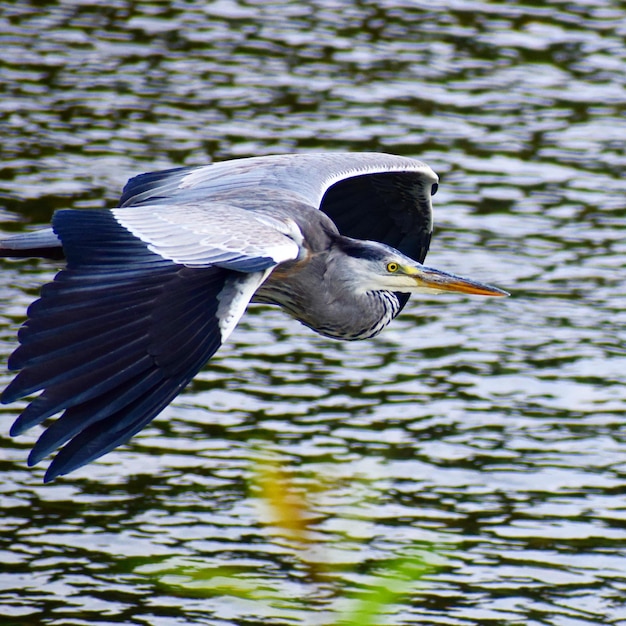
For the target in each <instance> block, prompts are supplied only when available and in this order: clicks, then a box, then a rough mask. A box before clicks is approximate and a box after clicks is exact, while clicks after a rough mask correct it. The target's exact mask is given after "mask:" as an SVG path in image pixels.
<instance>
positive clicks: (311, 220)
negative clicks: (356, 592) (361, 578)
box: [0, 152, 509, 482]
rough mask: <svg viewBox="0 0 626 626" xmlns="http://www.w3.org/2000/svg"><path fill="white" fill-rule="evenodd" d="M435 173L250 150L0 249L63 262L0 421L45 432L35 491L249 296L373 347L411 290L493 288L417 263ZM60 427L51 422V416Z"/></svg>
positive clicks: (32, 316)
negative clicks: (12, 406)
mask: <svg viewBox="0 0 626 626" xmlns="http://www.w3.org/2000/svg"><path fill="white" fill-rule="evenodd" d="M437 188H438V177H437V175H436V174H435V172H434V171H433V170H432V169H431V168H430V167H429V166H428V165H426V164H425V163H423V162H421V161H419V160H416V159H413V158H409V157H402V156H395V155H391V154H383V153H376V152H369V153H368V152H365V153H349V152H347V153H300V154H279V155H267V156H256V157H247V158H239V159H232V160H226V161H222V162H217V163H213V164H209V165H199V166H184V167H178V168H174V169H168V170H164V171H157V172H150V173H145V174H140V175H138V176H136V177H134V178H131V179H130V180H129V181H128V182H127V184H126V185H125V187H124V189H123V191H122V195H121V198H120V201H119V204H118V206H117V207H115V208H112V209H61V210H58V211H56V212H55V213H54V215H53V217H52V222H51V228H45V229H42V230H37V231H32V232H27V233H23V234H19V235H14V236H11V237H5V238H4V239H2V240H0V256H2V257H14V258H23V257H41V258H47V259H51V260H55V261H61V260H64V261H65V266H64V267H62V268H61V269H60V270H59V271H58V273H57V274H56V276H55V277H54V279H53V280H52V281H51V282H49V283H47V284H45V285H44V286H43V287H42V288H41V292H40V296H39V298H38V299H37V300H35V301H34V302H33V303H32V304H31V305H30V306H29V307H28V310H27V319H26V321H25V322H24V324H23V326H22V327H21V328H20V330H19V333H18V339H19V345H18V347H17V348H16V349H15V350H14V351H13V353H12V354H11V356H10V357H9V360H8V369H9V370H10V371H11V372H17V374H16V375H15V377H14V378H13V380H12V382H11V383H10V384H9V385H8V386H7V388H6V389H5V390H4V392H3V393H2V395H1V397H0V400H1V402H2V403H4V404H9V403H13V402H15V401H18V400H21V399H23V398H26V397H29V396H32V395H33V394H37V393H38V394H39V395H37V396H36V397H34V399H32V400H31V401H30V403H29V404H28V405H27V406H26V408H25V409H24V410H23V411H22V412H21V414H20V415H19V417H17V419H16V420H15V422H14V424H13V426H12V427H11V429H10V434H11V435H12V436H17V435H20V434H22V433H23V432H24V431H26V430H28V429H30V428H32V427H34V426H37V425H40V424H42V423H44V422H46V423H47V424H48V425H47V428H45V430H43V432H42V433H41V435H40V436H39V439H38V440H37V442H36V443H35V444H34V446H33V447H32V450H31V452H30V454H29V457H28V465H29V466H32V465H34V464H36V463H39V462H40V461H42V460H43V459H44V458H45V457H47V456H48V455H50V454H52V453H54V452H55V451H56V455H55V456H54V458H53V460H52V461H51V463H50V464H49V467H48V468H47V471H46V473H45V476H44V482H49V481H51V480H54V479H55V478H57V477H58V476H62V475H65V474H68V473H69V472H72V471H74V470H76V469H77V468H79V467H81V466H83V465H86V464H87V463H90V462H92V461H94V460H95V459H97V458H99V457H101V456H102V455H104V454H106V453H107V452H110V451H111V450H113V449H114V448H116V447H118V446H120V445H122V444H124V443H126V442H127V441H128V440H129V439H130V438H131V437H132V436H133V435H135V434H136V433H138V432H139V431H140V430H141V429H142V428H144V427H145V426H146V425H147V424H148V423H149V422H150V421H151V420H152V419H154V418H155V417H156V416H157V415H158V414H159V413H160V412H161V411H162V410H163V409H164V408H165V407H166V406H167V405H169V404H170V402H172V400H173V399H174V398H175V397H176V396H177V395H178V394H179V393H180V392H181V391H182V390H183V389H184V388H185V387H186V386H187V385H188V384H189V383H190V381H191V380H192V379H193V377H194V376H195V375H196V374H197V373H198V372H199V371H200V370H201V369H202V368H203V367H204V366H205V364H206V363H207V362H208V361H209V360H210V359H211V357H212V356H213V355H214V354H215V352H216V351H217V350H218V349H219V348H220V346H221V345H222V344H223V343H224V342H225V341H226V340H227V338H228V337H229V335H230V334H231V333H232V331H233V329H234V328H235V326H236V325H237V323H238V322H239V320H240V318H241V317H242V315H243V314H244V312H245V310H246V308H247V306H248V304H249V303H250V302H260V303H266V304H271V305H277V306H278V307H280V308H281V309H282V310H283V311H285V312H286V313H287V314H288V315H290V316H291V317H293V318H295V319H296V320H298V321H300V322H301V323H303V324H304V325H305V326H307V327H309V328H310V329H312V330H314V331H316V332H317V333H319V334H321V335H323V336H325V337H330V338H333V339H340V340H349V341H351V340H360V339H368V338H371V337H374V336H375V335H377V334H378V333H379V332H381V331H382V330H383V328H385V327H386V326H387V325H388V324H389V323H390V322H391V320H393V319H394V318H395V317H396V316H397V315H398V314H399V313H400V311H401V310H402V309H403V308H404V306H405V305H406V303H407V301H408V299H409V297H410V296H411V295H412V294H419V293H441V292H458V293H463V294H476V295H481V296H496V297H498V296H506V295H509V294H508V293H507V292H505V291H503V290H501V289H498V288H496V287H492V286H490V285H487V284H483V283H480V282H478V281H475V280H472V279H468V278H462V277H460V276H457V275H455V274H451V273H447V272H443V271H440V270H437V269H434V268H430V267H427V266H425V265H423V262H424V259H425V257H426V253H427V252H428V249H429V245H430V241H431V235H432V231H433V216H432V202H431V197H432V196H433V195H434V194H435V193H436V191H437ZM54 416H56V420H54V421H52V423H48V422H47V420H48V418H51V417H54Z"/></svg>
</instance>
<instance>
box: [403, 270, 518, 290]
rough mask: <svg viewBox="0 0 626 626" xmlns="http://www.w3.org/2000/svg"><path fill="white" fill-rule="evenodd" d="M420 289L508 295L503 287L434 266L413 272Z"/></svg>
mask: <svg viewBox="0 0 626 626" xmlns="http://www.w3.org/2000/svg"><path fill="white" fill-rule="evenodd" d="M411 276H412V278H414V279H415V282H416V285H417V287H418V289H420V291H421V290H424V292H427V293H441V292H444V291H453V292H456V293H471V294H474V295H477V296H496V297H502V296H508V295H510V294H509V293H507V292H506V291H503V290H502V289H498V288H497V287H492V286H491V285H485V284H484V283H479V282H478V281H476V280H472V279H471V278H463V277H462V276H457V275H456V274H448V273H447V272H442V271H441V270H436V269H434V268H432V267H421V268H419V269H417V270H416V271H415V273H412V274H411Z"/></svg>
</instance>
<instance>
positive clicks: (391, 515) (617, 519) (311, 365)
mask: <svg viewBox="0 0 626 626" xmlns="http://www.w3.org/2000/svg"><path fill="white" fill-rule="evenodd" d="M625 40H626V3H624V2H618V1H611V0H583V1H581V2H576V3H574V2H570V3H567V2H557V1H554V2H548V1H543V2H542V1H537V2H530V3H529V4H526V5H523V4H519V3H514V2H486V1H483V2H480V1H477V2H470V1H467V2H465V1H454V0H447V1H445V2H412V1H409V0H404V1H403V0H388V1H381V2H357V1H354V0H353V1H346V2H338V1H333V0H326V1H323V0H320V1H315V2H293V3H272V2H266V1H261V0H257V1H256V2H237V1H236V0H232V1H230V0H218V1H217V2H195V1H188V2H182V1H181V2H172V3H166V2H162V3H161V2H152V3H150V2H145V3H142V2H137V3H132V2H125V1H123V0H110V1H108V2H107V3H100V2H79V1H72V0H69V1H67V2H58V3H51V2H35V1H33V0H31V1H30V2H29V1H27V0H25V1H20V2H5V3H3V5H2V7H1V8H0V44H1V45H0V138H1V140H0V157H1V163H0V217H1V218H2V221H3V223H2V229H3V230H4V231H5V232H9V231H11V232H14V231H21V230H23V229H25V228H30V227H31V226H35V225H40V224H44V223H46V222H47V221H48V220H49V218H50V216H51V214H52V212H53V211H54V210H55V209H57V208H65V207H75V208H84V207H108V206H113V205H114V204H115V201H116V199H117V196H118V193H119V191H120V189H121V187H122V185H123V184H124V182H125V181H126V179H127V178H128V177H130V176H133V175H135V174H138V173H140V172H144V171H149V170H155V169H159V168H166V167H171V166H178V165H184V164H196V163H205V162H210V161H212V160H221V159H225V158H231V157H239V156H249V155H260V154H269V153H275V152H295V151H307V150H315V151H319V150H353V151H358V150H380V151H385V152H392V153H397V154H403V155H409V156H415V157H418V158H420V159H423V160H425V161H426V162H428V163H429V164H430V165H431V166H432V167H433V168H434V169H435V170H436V171H437V172H438V173H439V174H440V175H441V186H440V191H439V193H438V195H437V196H436V198H435V201H436V224H437V231H436V235H435V238H434V241H433V245H432V248H431V252H430V254H429V257H428V263H429V264H431V265H433V266H435V267H441V268H444V269H447V270H450V271H455V272H458V273H463V274H467V275H470V276H474V277H475V278H477V279H480V280H484V281H488V282H492V283H494V284H497V285H499V286H501V287H502V288H504V289H507V290H508V291H511V292H512V294H513V295H512V297H511V298H509V299H507V300H506V301H493V300H490V301H488V300H483V299H479V298H477V299H465V298H461V297H452V296H451V297H439V298H437V299H421V300H418V299H413V300H412V301H411V303H410V304H409V306H408V307H407V309H406V311H405V312H404V313H403V315H402V316H401V317H400V318H399V319H398V320H397V321H396V322H395V323H394V324H393V325H392V326H391V327H390V328H389V329H388V330H387V331H385V332H384V333H383V334H382V335H381V336H379V337H378V338H376V339H374V340H371V341H367V342H360V343H354V344H352V343H350V344H346V343H338V342H332V341H330V340H325V339H323V338H321V337H318V336H316V335H315V334H313V333H311V332H310V331H308V330H306V329H305V328H303V327H301V326H300V325H298V324H297V323H296V322H293V321H291V320H289V319H287V318H286V317H284V316H283V315H282V314H280V312H278V311H274V310H271V309H268V308H262V307H254V308H252V309H251V310H250V311H249V313H248V314H247V316H246V317H245V318H244V321H243V323H242V324H241V325H240V327H239V328H238V330H237V331H236V332H235V333H234V335H233V337H232V340H231V341H230V343H229V345H228V346H227V347H226V348H225V349H223V350H222V351H221V352H220V353H219V355H218V356H217V358H215V359H214V360H213V361H212V362H211V364H210V366H208V367H207V368H206V371H204V372H203V373H202V374H201V375H200V376H199V377H198V379H197V380H196V381H195V383H194V384H193V385H192V386H191V387H190V389H189V390H188V391H187V392H185V393H184V394H183V395H181V396H180V398H179V399H178V400H177V401H176V402H175V403H174V404H173V405H172V406H171V407H170V408H168V409H167V410H166V411H165V412H164V413H163V414H162V416H161V417H160V418H159V419H157V420H156V421H155V422H154V423H153V424H152V425H151V426H150V427H149V428H147V429H146V430H145V431H143V432H142V433H141V434H140V435H138V436H137V437H135V439H134V440H133V441H132V443H131V444H130V445H128V446H125V447H123V448H120V449H119V450H118V451H116V452H114V453H111V454H109V455H108V456H106V457H104V458H103V459H102V460H101V461H99V462H97V463H94V464H92V465H90V466H88V467H86V468H83V469H81V470H80V471H78V472H76V473H75V474H72V475H70V476H69V477H66V478H64V479H62V480H59V481H57V482H56V483H53V484H51V485H48V486H43V485H42V483H41V479H42V475H43V468H39V467H38V468H34V469H29V468H27V467H26V457H27V453H28V449H29V446H31V445H32V443H33V441H34V437H35V436H36V433H33V434H29V435H25V436H22V437H20V438H18V439H16V440H13V439H10V438H9V436H8V430H9V426H10V424H11V423H12V421H13V419H14V417H15V416H16V412H17V408H19V407H17V408H16V407H3V408H2V409H1V411H2V413H3V415H2V423H3V426H2V427H1V428H0V506H1V510H2V516H1V518H0V529H1V530H0V623H3V624H4V623H7V624H40V623H45V624H53V625H55V626H57V625H59V626H60V625H63V626H69V625H72V626H74V625H76V626H78V625H83V624H90V625H91V624H96V625H100V624H102V625H104V624H137V625H149V626H175V625H176V626H177V625H179V624H180V625H182V624H205V625H206V624H210V625H216V626H222V625H224V626H226V625H230V624H237V625H239V624H331V623H332V621H333V617H332V614H333V611H334V609H335V608H337V606H341V605H342V602H341V601H340V600H337V599H336V597H335V596H334V595H333V594H332V593H330V592H329V591H328V589H327V588H325V587H324V586H322V587H321V588H319V587H318V586H316V585H314V584H312V583H311V582H310V581H308V580H307V576H306V568H304V569H303V567H302V564H301V563H299V562H298V560H297V558H296V557H295V556H294V553H293V550H292V549H291V548H290V546H289V544H288V543H287V542H285V541H283V540H280V539H277V538H276V537H275V536H274V535H273V534H272V533H271V532H270V530H268V529H267V528H266V527H264V526H263V525H262V524H261V522H260V515H259V511H258V508H257V506H256V505H257V498H256V496H255V492H254V491H250V488H249V486H248V484H249V480H250V477H251V475H252V474H253V473H254V467H255V459H256V458H258V456H259V455H265V454H269V453H270V452H271V451H279V452H280V454H281V455H282V457H281V458H282V462H283V464H284V465H285V467H287V468H288V469H292V470H293V471H294V473H295V478H294V480H295V482H296V484H297V485H299V486H301V487H303V488H304V487H306V486H307V485H308V484H310V483H317V482H322V483H324V484H325V489H324V490H322V491H320V492H318V493H317V494H315V496H314V497H313V498H312V499H313V503H312V507H313V509H314V514H315V529H316V531H317V533H318V537H319V539H320V541H321V542H323V543H325V547H324V548H320V553H319V554H317V556H316V557H315V558H317V559H319V560H320V561H328V562H333V563H337V564H338V565H344V566H345V568H346V569H345V570H343V571H341V570H338V571H337V572H336V573H335V575H334V582H335V584H334V589H335V590H337V589H340V590H342V589H344V588H345V589H351V588H353V587H354V586H355V585H356V584H357V583H361V582H367V580H368V579H367V576H366V574H367V573H368V572H369V571H371V570H372V569H375V566H376V565H377V564H381V563H384V562H386V561H388V560H390V559H393V558H395V557H398V556H402V555H407V554H413V553H419V554H422V555H424V556H425V558H426V560H429V561H431V562H433V563H435V564H437V567H436V569H435V570H433V572H431V574H429V575H428V576H427V578H425V579H424V580H421V581H420V582H419V583H418V584H417V585H416V586H415V588H414V589H413V590H412V591H411V593H410V594H409V597H408V598H407V599H406V601H405V602H403V603H401V604H399V605H397V606H396V607H392V608H390V614H389V616H388V618H387V622H386V623H389V624H420V625H435V624H437V625H446V626H467V625H472V624H479V625H483V624H488V625H510V624H519V625H531V626H538V625H550V626H587V625H597V624H610V625H614V626H618V625H619V626H624V625H626V427H625V426H624V421H625V419H624V413H625V411H626V386H625V383H626V351H625V349H624V340H625V339H626V313H625V311H626V284H625V282H624V278H623V277H624V268H625V266H626V235H625V233H626V231H625V227H626V208H625V207H626V200H625V197H626V183H625V182H624V167H625V165H626V155H625V146H626V116H625V108H626V107H625V104H626V44H625ZM54 272H55V266H54V265H53V264H52V263H48V262H35V261H26V262H22V263H14V262H3V263H2V274H1V277H2V278H1V280H0V297H1V298H2V302H3V305H2V308H1V310H0V349H1V351H2V361H3V362H6V358H7V356H8V354H9V353H10V352H11V350H12V349H13V348H14V346H15V332H16V330H17V328H18V326H19V324H20V323H21V321H22V320H23V317H24V311H25V308H26V306H27V304H28V303H29V302H30V301H31V300H32V299H33V297H34V296H35V295H36V293H37V289H38V287H39V286H40V285H41V284H42V283H43V282H44V281H46V280H48V279H50V278H51V277H52V276H53V275H54ZM8 381H9V376H8V374H6V373H3V374H2V382H3V383H7V382H8ZM259 449H261V450H262V451H261V452H259ZM183 565H189V566H190V567H191V566H194V565H195V566H196V567H205V568H216V570H219V568H220V567H222V566H226V565H230V566H233V567H235V568H239V570H238V571H240V572H243V574H244V575H247V576H248V577H251V578H254V577H257V578H259V579H262V580H263V581H266V582H267V581H270V583H271V584H272V585H273V586H274V587H275V588H276V589H278V590H279V593H280V595H281V597H282V598H283V599H284V602H283V604H282V605H281V606H278V605H277V604H276V603H271V602H264V601H262V600H250V599H242V598H236V597H234V596H233V595H229V594H228V593H225V592H217V593H214V594H211V593H207V592H206V591H205V592H203V593H202V592H199V593H197V594H194V593H193V592H192V591H191V590H190V589H189V585H187V586H185V584H182V583H181V584H180V585H178V586H176V581H177V580H178V579H176V577H174V580H173V581H172V580H170V579H168V577H167V576H165V574H164V572H165V571H166V570H168V568H169V569H170V570H172V569H173V570H176V568H180V567H182V566H183ZM170 578H171V577H170ZM178 583H180V580H178ZM183 583H184V581H183ZM339 595H342V593H341V592H340V593H339ZM303 598H304V599H305V601H306V602H305V604H306V605H307V606H308V608H307V609H303V608H302V602H298V600H302V599H303Z"/></svg>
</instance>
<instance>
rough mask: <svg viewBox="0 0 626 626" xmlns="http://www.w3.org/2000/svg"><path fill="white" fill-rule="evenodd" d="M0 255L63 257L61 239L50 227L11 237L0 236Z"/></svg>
mask: <svg viewBox="0 0 626 626" xmlns="http://www.w3.org/2000/svg"><path fill="white" fill-rule="evenodd" d="M0 257H13V258H25V257H41V258H44V259H63V258H64V257H65V255H64V253H63V247H62V245H61V240H60V239H59V238H58V237H57V236H56V235H55V233H54V231H53V230H52V229H51V228H46V229H44V230H37V231H35V232H32V233H23V234H21V235H13V236H11V237H2V236H0Z"/></svg>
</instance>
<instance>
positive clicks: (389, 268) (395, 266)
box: [387, 262, 399, 272]
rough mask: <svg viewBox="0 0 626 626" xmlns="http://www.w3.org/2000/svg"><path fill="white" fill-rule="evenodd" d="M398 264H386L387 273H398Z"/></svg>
mask: <svg viewBox="0 0 626 626" xmlns="http://www.w3.org/2000/svg"><path fill="white" fill-rule="evenodd" d="M398 268H399V266H398V264H397V263H393V262H391V263H387V271H388V272H397V271H398Z"/></svg>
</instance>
